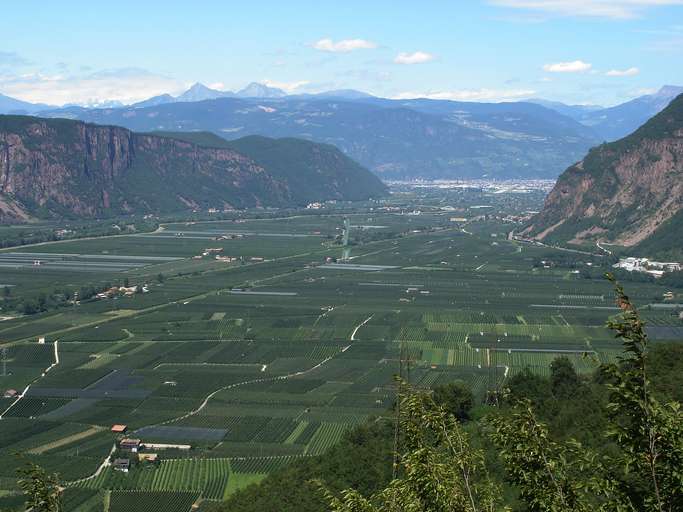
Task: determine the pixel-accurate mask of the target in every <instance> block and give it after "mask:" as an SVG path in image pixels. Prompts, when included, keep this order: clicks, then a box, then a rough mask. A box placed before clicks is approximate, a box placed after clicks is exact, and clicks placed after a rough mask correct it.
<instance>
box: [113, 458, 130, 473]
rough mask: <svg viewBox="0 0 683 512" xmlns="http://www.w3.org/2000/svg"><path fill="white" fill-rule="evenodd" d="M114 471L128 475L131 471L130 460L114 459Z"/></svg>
mask: <svg viewBox="0 0 683 512" xmlns="http://www.w3.org/2000/svg"><path fill="white" fill-rule="evenodd" d="M112 465H113V466H114V471H121V472H123V473H128V470H129V469H130V459H114V463H113V464H112Z"/></svg>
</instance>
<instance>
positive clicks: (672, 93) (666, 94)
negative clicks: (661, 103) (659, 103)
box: [652, 85, 683, 99]
mask: <svg viewBox="0 0 683 512" xmlns="http://www.w3.org/2000/svg"><path fill="white" fill-rule="evenodd" d="M679 94H683V87H682V86H680V85H664V86H662V87H660V89H659V90H658V91H657V92H656V93H654V94H653V95H652V96H654V97H656V98H670V99H673V98H675V97H676V96H678V95H679Z"/></svg>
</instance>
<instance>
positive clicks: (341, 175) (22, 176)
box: [0, 116, 385, 221]
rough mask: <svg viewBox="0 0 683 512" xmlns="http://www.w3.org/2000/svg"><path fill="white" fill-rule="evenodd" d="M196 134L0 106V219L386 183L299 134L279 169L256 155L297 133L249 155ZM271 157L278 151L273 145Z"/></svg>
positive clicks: (274, 197)
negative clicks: (8, 111) (10, 112)
mask: <svg viewBox="0 0 683 512" xmlns="http://www.w3.org/2000/svg"><path fill="white" fill-rule="evenodd" d="M195 139H196V140H197V141H198V142H196V141H193V140H187V139H186V140H183V137H181V136H179V137H177V138H176V137H173V136H172V135H165V136H159V135H153V134H139V133H133V132H131V131H129V130H127V129H125V128H120V127H115V126H99V125H93V124H86V123H82V122H77V121H71V120H64V119H39V118H34V117H24V116H0V220H3V221H9V220H12V219H15V220H21V219H27V218H30V217H39V218H49V217H106V216H110V215H118V214H122V213H148V212H155V213H163V212H172V211H180V210H183V209H188V208H207V207H215V208H240V207H253V206H292V205H300V204H305V203H306V202H309V201H318V200H327V199H367V198H369V197H374V196H378V195H381V194H383V193H384V190H385V189H384V186H383V185H382V183H381V182H380V181H379V180H378V179H377V178H375V177H374V176H373V175H372V174H371V173H370V172H369V171H367V170H365V169H363V168H362V167H361V166H359V165H358V164H356V163H355V162H353V161H352V160H350V159H349V158H347V157H345V156H344V155H342V154H341V153H340V152H339V151H338V150H336V148H334V147H332V146H326V145H319V144H313V143H304V144H305V146H304V147H301V145H300V144H299V145H298V146H296V158H295V159H294V160H293V161H292V162H291V165H290V166H289V167H288V168H287V169H285V170H284V171H283V169H281V168H280V167H278V166H276V165H271V166H268V165H264V164H262V163H258V162H257V161H256V160H255V157H258V156H259V152H260V151H261V147H265V148H268V149H267V151H269V152H270V151H272V150H271V149H270V147H271V146H272V144H273V143H277V144H278V147H279V148H280V153H281V154H282V155H284V156H287V158H290V160H292V159H291V156H290V154H291V147H292V146H293V143H288V142H287V141H272V139H263V140H261V141H260V144H259V143H257V144H256V145H255V147H253V148H251V151H250V154H249V155H246V154H244V153H243V152H240V151H239V150H237V149H235V148H233V147H230V146H227V145H218V144H216V145H213V147H212V144H211V143H210V142H211V141H209V143H207V144H203V143H202V140H201V137H195ZM296 142H297V143H298V142H299V141H296ZM252 145H253V144H252ZM264 151H266V149H264ZM269 154H270V153H269ZM273 159H274V161H278V154H277V152H276V154H275V155H274V157H273ZM295 177H296V180H303V181H305V182H307V183H308V184H309V187H308V188H307V189H306V190H305V191H303V192H302V190H301V189H300V188H299V187H295V186H293V184H294V181H295V180H294V178H295Z"/></svg>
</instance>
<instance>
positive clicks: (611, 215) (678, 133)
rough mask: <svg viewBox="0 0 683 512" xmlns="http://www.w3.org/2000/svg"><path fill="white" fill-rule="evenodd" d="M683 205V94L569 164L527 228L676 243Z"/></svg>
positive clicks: (559, 236)
mask: <svg viewBox="0 0 683 512" xmlns="http://www.w3.org/2000/svg"><path fill="white" fill-rule="evenodd" d="M682 210H683V95H681V96H679V97H677V98H676V99H674V100H673V101H672V102H671V104H670V105H669V106H668V107H667V108H666V109H664V110H663V111H662V112H661V113H659V114H658V115H656V116H655V117H653V118H652V119H651V120H650V121H648V122H647V123H646V124H644V125H643V126H642V127H640V128H639V129H638V130H636V131H635V132H634V133H633V134H631V135H629V136H628V137H626V138H624V139H621V140H619V141H616V142H613V143H610V144H603V145H601V146H599V147H597V148H594V149H592V150H591V151H590V152H589V153H588V155H587V156H586V158H584V159H583V160H582V161H580V162H579V163H577V164H575V165H573V166H571V167H570V168H569V169H567V170H566V171H565V172H564V173H563V174H562V175H561V176H560V178H559V179H558V181H557V184H556V185H555V188H554V189H553V190H552V192H551V193H550V194H549V195H548V197H547V199H546V202H545V206H544V208H543V210H542V211H541V212H540V213H539V214H538V215H537V216H535V217H534V218H533V219H532V221H531V224H530V225H529V226H528V227H527V229H526V230H525V231H524V234H526V235H527V236H530V237H533V238H535V239H538V240H546V241H553V242H570V243H587V242H588V243H594V242H595V241H599V240H603V241H606V242H613V243H616V244H620V245H625V246H635V245H637V244H640V243H642V242H643V241H646V240H648V239H649V238H651V237H653V236H655V234H656V235H657V237H658V238H659V239H663V240H664V239H670V241H671V243H672V244H673V245H675V244H677V243H680V239H681V238H683V232H674V231H678V230H679V228H678V227H677V226H678V225H679V223H678V222H673V221H674V219H676V218H677V216H678V215H677V214H679V212H681V211H682ZM662 230H664V231H666V235H667V236H663V233H664V231H662ZM670 231H671V232H670Z"/></svg>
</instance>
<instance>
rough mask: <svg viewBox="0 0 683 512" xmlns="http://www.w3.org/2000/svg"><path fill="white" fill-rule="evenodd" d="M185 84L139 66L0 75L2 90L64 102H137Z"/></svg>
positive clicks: (32, 99)
mask: <svg viewBox="0 0 683 512" xmlns="http://www.w3.org/2000/svg"><path fill="white" fill-rule="evenodd" d="M184 89H185V85H184V84H183V83H182V82H180V81H178V80H175V79H172V78H169V77H166V76H162V75H157V74H155V73H151V72H150V71H147V70H144V69H137V68H123V69H110V70H104V71H98V72H94V73H88V74H81V75H63V74H55V75H46V74H42V73H26V74H22V75H12V76H8V75H5V76H2V77H0V91H2V93H3V94H6V95H8V96H12V97H13V98H17V99H21V100H24V101H30V102H32V103H48V104H51V105H64V104H66V103H77V104H96V103H101V102H104V101H120V102H121V103H126V104H129V103H135V102H136V101H141V100H144V99H147V98H150V97H152V96H156V95H158V94H163V93H171V94H177V93H180V92H182V91H183V90H184Z"/></svg>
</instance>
